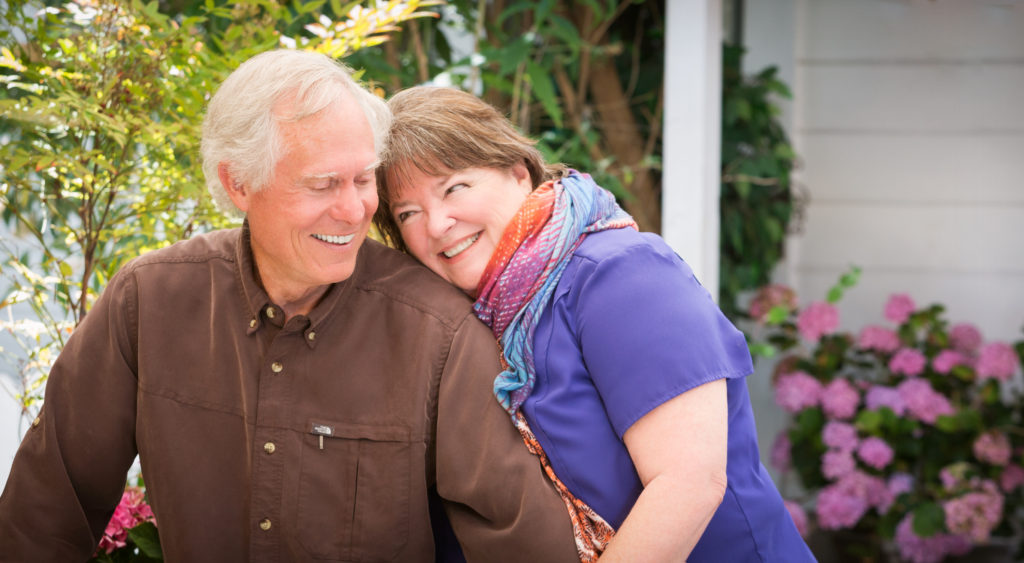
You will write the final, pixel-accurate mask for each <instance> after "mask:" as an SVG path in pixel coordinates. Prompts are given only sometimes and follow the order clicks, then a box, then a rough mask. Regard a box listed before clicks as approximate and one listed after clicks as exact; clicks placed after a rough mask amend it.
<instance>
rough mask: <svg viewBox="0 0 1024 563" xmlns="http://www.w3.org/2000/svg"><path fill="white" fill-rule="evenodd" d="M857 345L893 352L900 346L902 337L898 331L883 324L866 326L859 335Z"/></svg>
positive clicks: (867, 348)
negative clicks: (898, 334)
mask: <svg viewBox="0 0 1024 563" xmlns="http://www.w3.org/2000/svg"><path fill="white" fill-rule="evenodd" d="M857 346H859V347H861V348H863V349H865V350H875V351H877V352H883V353H885V354H892V353H893V352H895V351H896V350H898V349H899V347H900V337H899V336H897V335H896V331H894V330H891V329H888V328H885V327H881V326H866V327H864V328H863V329H861V331H860V334H859V335H858V336H857Z"/></svg>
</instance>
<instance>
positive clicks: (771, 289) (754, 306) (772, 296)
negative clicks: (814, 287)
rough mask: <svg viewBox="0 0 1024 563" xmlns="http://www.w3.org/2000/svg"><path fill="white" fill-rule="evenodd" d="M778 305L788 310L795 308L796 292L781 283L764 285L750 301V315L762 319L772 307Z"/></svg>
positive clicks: (757, 319)
mask: <svg viewBox="0 0 1024 563" xmlns="http://www.w3.org/2000/svg"><path fill="white" fill-rule="evenodd" d="M780 306H781V307H785V308H786V309H787V310H789V311H792V310H794V309H796V292H795V291H793V290H792V289H790V288H789V287H786V286H784V285H782V284H771V285H766V286H764V287H762V288H761V289H759V290H758V292H757V295H755V296H754V298H753V299H752V300H751V301H750V308H749V313H750V317H751V318H753V319H754V320H755V321H758V322H761V321H764V319H765V317H767V316H768V313H769V312H770V311H771V310H772V309H774V308H775V307H780Z"/></svg>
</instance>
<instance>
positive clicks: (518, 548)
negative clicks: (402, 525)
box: [436, 317, 579, 563]
mask: <svg viewBox="0 0 1024 563" xmlns="http://www.w3.org/2000/svg"><path fill="white" fill-rule="evenodd" d="M500 371H501V368H500V365H499V362H498V350H497V346H496V344H495V340H494V338H493V337H492V336H491V333H490V331H488V330H487V328H486V327H485V326H484V325H483V324H482V323H480V322H478V321H477V320H476V319H475V318H472V317H469V318H467V319H466V321H465V322H464V323H463V326H462V327H461V328H460V329H459V331H458V333H457V334H456V336H455V338H454V341H453V344H452V349H451V351H450V353H449V356H448V359H447V363H446V365H445V367H444V372H443V375H442V378H441V384H440V390H439V396H438V415H437V438H436V448H437V449H436V456H437V460H436V468H437V490H438V493H439V494H440V496H441V498H442V499H443V500H444V503H445V510H446V512H447V514H448V517H449V520H450V521H451V524H452V528H453V529H454V530H455V534H456V536H457V537H458V540H459V543H460V544H461V545H462V550H463V553H464V554H465V556H466V560H467V561H469V562H470V563H473V562H496V563H500V562H509V563H512V562H521V561H530V562H531V563H546V562H576V561H579V556H578V555H577V553H576V546H575V541H574V540H573V533H572V524H571V522H570V520H569V513H568V511H567V509H566V507H565V504H563V502H562V500H561V497H559V495H558V493H557V491H556V490H555V488H554V486H553V485H552V484H551V482H550V481H549V480H548V479H547V477H546V476H545V474H544V472H543V470H542V468H541V465H540V461H539V460H538V458H537V457H536V456H534V455H533V454H531V453H530V452H529V451H528V450H527V449H526V445H525V444H524V443H523V440H522V438H521V437H520V435H519V432H518V431H517V430H516V429H515V428H514V426H513V425H512V421H511V419H510V418H509V415H508V414H507V413H506V412H505V411H504V409H502V408H501V406H500V405H499V404H498V401H497V399H495V398H494V395H493V393H492V388H493V383H494V377H495V376H496V375H497V374H498V373H499V372H500Z"/></svg>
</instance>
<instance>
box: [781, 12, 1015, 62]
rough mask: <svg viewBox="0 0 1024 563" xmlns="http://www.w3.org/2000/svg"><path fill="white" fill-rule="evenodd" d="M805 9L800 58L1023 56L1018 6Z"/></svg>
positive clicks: (956, 58)
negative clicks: (803, 44) (804, 46)
mask: <svg viewBox="0 0 1024 563" xmlns="http://www.w3.org/2000/svg"><path fill="white" fill-rule="evenodd" d="M805 5H806V12H805V18H806V27H805V28H804V29H803V32H804V34H805V37H806V39H805V45H806V50H805V51H803V52H801V53H800V55H799V56H800V57H801V58H812V59H824V60H858V59H877V60H900V59H924V60H933V59H953V60H983V59H999V60H1005V59H1013V58H1024V34H1022V33H1021V29H1024V4H1022V3H1020V2H1016V3H1009V2H1005V1H993V0H956V1H954V0H916V1H907V0H890V1H865V0H855V1H851V0H809V1H808V2H806V4H805Z"/></svg>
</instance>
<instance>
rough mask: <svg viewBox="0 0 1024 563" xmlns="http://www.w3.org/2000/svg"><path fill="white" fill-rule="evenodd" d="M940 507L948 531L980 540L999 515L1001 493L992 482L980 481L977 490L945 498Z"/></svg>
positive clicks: (988, 534)
mask: <svg viewBox="0 0 1024 563" xmlns="http://www.w3.org/2000/svg"><path fill="white" fill-rule="evenodd" d="M942 509H943V511H944V512H945V513H946V528H948V529H949V531H950V532H953V533H954V534H962V535H965V536H967V537H969V538H970V539H971V540H973V541H974V542H976V543H984V542H986V541H988V538H989V536H990V535H991V533H992V530H993V529H994V528H995V527H996V525H997V524H999V521H1000V520H1002V518H1003V495H1002V493H1000V492H999V490H998V489H997V488H996V485H995V483H993V482H991V481H984V482H983V483H982V484H981V487H979V488H978V489H977V490H975V491H973V492H969V493H966V494H964V495H962V496H959V497H957V498H954V499H950V500H947V501H945V502H944V503H943V504H942Z"/></svg>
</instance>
